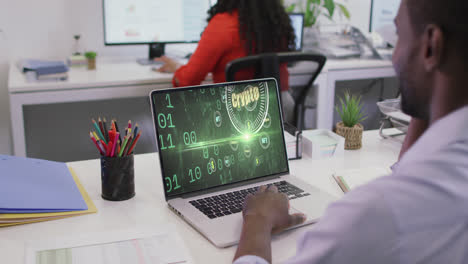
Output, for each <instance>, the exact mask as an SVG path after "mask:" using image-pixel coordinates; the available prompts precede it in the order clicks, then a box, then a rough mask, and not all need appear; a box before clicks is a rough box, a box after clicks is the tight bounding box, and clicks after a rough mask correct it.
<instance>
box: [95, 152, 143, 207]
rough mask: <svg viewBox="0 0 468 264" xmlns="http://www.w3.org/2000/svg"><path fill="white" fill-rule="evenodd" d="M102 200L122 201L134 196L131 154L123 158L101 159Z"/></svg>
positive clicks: (133, 173)
mask: <svg viewBox="0 0 468 264" xmlns="http://www.w3.org/2000/svg"><path fill="white" fill-rule="evenodd" d="M101 184H102V194H101V196H102V198H104V199H106V200H110V201H124V200H128V199H130V198H132V197H133V196H135V172H134V167H133V154H132V155H129V156H125V157H101Z"/></svg>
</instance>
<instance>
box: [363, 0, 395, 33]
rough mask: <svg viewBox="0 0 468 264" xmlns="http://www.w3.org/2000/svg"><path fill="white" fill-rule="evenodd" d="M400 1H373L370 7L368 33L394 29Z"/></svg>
mask: <svg viewBox="0 0 468 264" xmlns="http://www.w3.org/2000/svg"><path fill="white" fill-rule="evenodd" d="M400 2H401V0H373V1H372V7H371V18H370V27H369V31H370V32H378V31H381V30H382V29H384V28H386V27H394V24H393V20H394V19H395V17H396V15H397V13H398V8H399V7H400Z"/></svg>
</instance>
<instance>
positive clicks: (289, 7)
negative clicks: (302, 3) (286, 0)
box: [286, 4, 296, 13]
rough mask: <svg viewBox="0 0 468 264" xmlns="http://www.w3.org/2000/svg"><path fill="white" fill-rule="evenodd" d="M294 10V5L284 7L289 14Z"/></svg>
mask: <svg viewBox="0 0 468 264" xmlns="http://www.w3.org/2000/svg"><path fill="white" fill-rule="evenodd" d="M294 9H296V4H291V5H290V6H288V7H286V12H288V13H291V12H293V11H294Z"/></svg>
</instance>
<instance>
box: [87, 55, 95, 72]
mask: <svg viewBox="0 0 468 264" xmlns="http://www.w3.org/2000/svg"><path fill="white" fill-rule="evenodd" d="M95 69H96V58H92V59H88V70H95Z"/></svg>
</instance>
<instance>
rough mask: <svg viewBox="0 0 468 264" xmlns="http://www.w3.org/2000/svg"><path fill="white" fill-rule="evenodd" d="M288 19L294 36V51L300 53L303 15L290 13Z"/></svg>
mask: <svg viewBox="0 0 468 264" xmlns="http://www.w3.org/2000/svg"><path fill="white" fill-rule="evenodd" d="M289 18H290V19H291V25H292V27H293V29H294V34H295V35H296V50H297V51H300V50H302V37H303V35H304V14H302V13H290V14H289Z"/></svg>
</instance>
